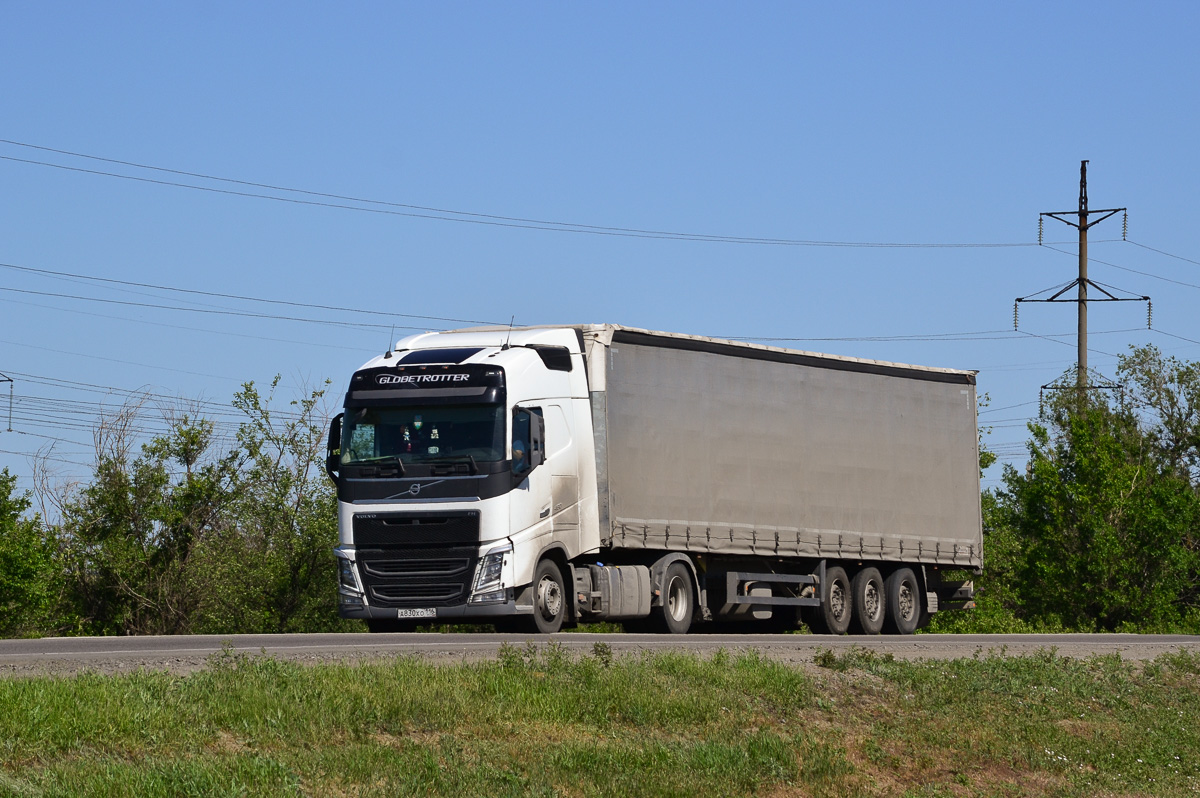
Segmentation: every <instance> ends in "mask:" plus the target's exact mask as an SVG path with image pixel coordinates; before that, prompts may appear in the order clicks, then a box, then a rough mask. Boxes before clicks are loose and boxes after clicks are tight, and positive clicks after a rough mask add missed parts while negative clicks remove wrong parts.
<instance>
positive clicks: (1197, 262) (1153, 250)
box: [1126, 239, 1200, 266]
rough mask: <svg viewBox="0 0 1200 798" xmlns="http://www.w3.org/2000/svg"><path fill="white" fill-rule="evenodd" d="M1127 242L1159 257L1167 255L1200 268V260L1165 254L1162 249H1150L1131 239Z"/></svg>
mask: <svg viewBox="0 0 1200 798" xmlns="http://www.w3.org/2000/svg"><path fill="white" fill-rule="evenodd" d="M1126 240H1127V241H1128V243H1130V244H1133V245H1134V246H1135V247H1141V248H1142V249H1148V250H1150V251H1151V252H1157V253H1158V254H1159V255H1166V256H1167V257H1168V258H1175V259H1176V260H1181V261H1185V262H1186V263H1192V264H1195V265H1196V266H1200V260H1192V259H1191V258H1185V257H1183V256H1182V255H1172V254H1171V253H1170V252H1164V251H1163V250H1161V249H1155V248H1154V247H1148V246H1146V245H1145V244H1139V243H1138V242H1136V241H1132V240H1129V239H1126Z"/></svg>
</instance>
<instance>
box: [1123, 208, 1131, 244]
mask: <svg viewBox="0 0 1200 798" xmlns="http://www.w3.org/2000/svg"><path fill="white" fill-rule="evenodd" d="M1121 240H1122V241H1128V240H1129V211H1125V219H1124V221H1122V222H1121Z"/></svg>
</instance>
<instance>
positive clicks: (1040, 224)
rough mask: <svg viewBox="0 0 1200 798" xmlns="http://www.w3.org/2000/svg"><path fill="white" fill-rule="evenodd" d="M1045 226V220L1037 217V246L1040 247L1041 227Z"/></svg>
mask: <svg viewBox="0 0 1200 798" xmlns="http://www.w3.org/2000/svg"><path fill="white" fill-rule="evenodd" d="M1043 224H1045V219H1043V218H1042V217H1041V216H1039V217H1038V246H1039V247H1040V246H1041V245H1042V225H1043Z"/></svg>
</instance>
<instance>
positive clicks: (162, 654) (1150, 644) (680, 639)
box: [0, 632, 1200, 676]
mask: <svg viewBox="0 0 1200 798" xmlns="http://www.w3.org/2000/svg"><path fill="white" fill-rule="evenodd" d="M550 640H555V641H557V642H558V643H559V644H561V645H562V646H564V647H566V648H567V649H569V650H570V651H572V652H575V653H577V654H591V653H592V651H593V646H594V645H595V644H596V643H603V644H604V645H606V646H608V647H609V648H610V649H611V650H612V652H613V653H614V654H618V655H620V654H627V653H637V652H641V651H666V650H677V651H690V652H695V653H698V654H701V655H705V656H711V655H712V654H713V653H714V652H716V651H717V650H719V649H725V650H727V651H730V652H734V651H741V650H748V649H754V650H756V651H758V652H759V653H761V654H762V655H763V656H767V657H771V658H772V659H777V660H780V661H784V662H791V663H796V664H803V663H811V662H812V661H813V657H814V656H815V655H816V654H817V653H818V652H819V651H821V650H822V649H832V650H833V651H834V652H840V651H845V650H847V649H849V648H850V647H852V646H859V647H862V648H866V649H870V650H872V651H875V652H877V653H880V654H889V653H890V654H892V655H893V656H895V657H897V658H904V659H955V658H959V657H971V656H974V655H975V654H976V653H977V652H978V653H979V654H982V655H987V654H989V653H995V654H1006V655H1021V654H1030V653H1033V652H1036V651H1040V650H1050V649H1054V650H1055V651H1057V653H1058V654H1059V655H1060V656H1064V657H1075V658H1082V657H1087V656H1090V655H1092V654H1120V655H1121V657H1122V658H1123V659H1127V660H1148V659H1153V658H1155V657H1157V656H1159V655H1160V654H1164V653H1168V652H1175V651H1179V650H1182V649H1188V650H1191V651H1193V652H1200V636H1189V635H1117V634H1112V635H1075V634H1070V635H911V636H888V635H882V636H878V637H857V636H847V637H826V636H821V635H685V636H671V635H626V634H585V633H578V632H571V633H565V634H558V635H552V636H539V635H512V634H506V635H500V634H309V635H227V636H221V635H176V636H163V637H53V638H42V639H39V640H0V676H22V675H35V674H70V673H78V672H81V671H89V670H90V671H99V672H102V673H115V672H123V671H130V670H135V669H138V668H145V669H150V670H169V671H172V672H178V673H187V672H191V671H194V670H197V669H200V668H203V667H205V666H206V665H207V664H208V663H209V660H210V658H211V657H213V656H219V655H220V654H221V652H222V650H223V649H224V648H231V649H232V650H233V651H236V652H244V653H246V654H248V655H264V654H265V655H269V656H273V657H277V658H279V659H287V660H293V661H298V662H309V663H316V662H331V661H338V660H357V659H377V658H381V657H394V656H400V655H416V656H421V657H424V658H426V659H429V660H431V661H436V662H464V661H475V660H481V659H491V658H494V657H495V656H496V653H497V651H498V650H499V649H500V646H501V645H502V644H503V643H508V644H510V645H515V646H521V647H523V646H525V645H526V643H527V642H528V641H533V643H534V644H535V645H537V646H538V647H539V648H541V647H544V646H545V645H546V643H548V642H549V641H550Z"/></svg>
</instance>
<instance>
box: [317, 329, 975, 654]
mask: <svg viewBox="0 0 1200 798" xmlns="http://www.w3.org/2000/svg"><path fill="white" fill-rule="evenodd" d="M978 464H979V452H978V434H977V422H976V396H975V372H972V371H961V370H954V369H944V368H928V367H923V366H910V365H902V364H897V363H885V362H880V361H873V360H863V359H858V358H850V357H840V356H834V355H824V354H817V353H812V352H801V351H795V350H789V349H781V348H777V347H770V346H760V345H755V344H749V343H741V342H734V341H724V340H718V339H712V338H702V337H697V336H691V335H679V334H672V333H662V332H652V331H648V330H641V329H633V328H629V327H621V326H616V325H609V324H604V325H573V326H546V327H526V328H515V329H510V328H499V327H498V328H476V329H467V330H457V331H452V332H439V333H426V334H421V335H414V336H410V337H408V338H404V339H402V340H400V341H398V342H397V344H396V346H395V348H394V349H393V350H391V351H389V352H387V353H385V354H383V355H382V356H380V357H377V358H374V359H373V360H371V361H370V362H368V363H367V364H365V365H364V366H363V367H362V368H361V369H359V370H358V371H357V372H355V373H354V375H353V377H352V378H351V381H350V385H349V388H348V390H347V392H346V396H345V404H344V409H343V412H342V413H341V414H339V415H338V416H337V417H336V418H335V419H334V420H333V422H332V424H331V425H330V434H329V452H328V457H327V461H326V465H327V470H328V472H329V474H330V477H331V478H332V479H333V481H334V483H335V484H336V486H337V494H338V530H339V532H338V534H339V545H338V547H337V548H336V549H335V552H334V553H335V554H336V556H337V558H338V564H339V583H340V584H339V612H340V614H341V615H342V616H343V617H346V618H362V619H364V620H365V621H366V622H367V624H368V626H369V628H370V629H372V630H373V631H403V630H408V629H412V628H415V627H416V626H417V625H419V624H427V623H431V622H441V623H445V622H465V621H469V622H475V623H490V624H495V625H496V626H497V627H498V628H501V629H521V628H523V629H527V630H529V631H536V632H543V633H552V632H556V631H558V630H559V629H561V628H562V627H563V625H564V624H577V623H587V622H589V621H601V620H608V621H620V622H623V623H625V624H626V625H627V626H628V627H630V628H633V629H647V630H658V631H663V632H673V633H684V632H687V631H688V630H689V629H692V628H693V627H694V626H695V625H697V624H701V623H703V624H724V625H726V627H725V628H729V629H731V630H732V629H755V628H775V629H783V628H787V627H789V626H792V625H794V624H796V623H797V622H798V621H799V620H803V621H805V622H807V623H808V624H809V625H810V626H811V627H812V628H813V629H814V630H817V631H824V632H829V633H833V634H844V633H846V632H854V633H861V634H878V633H880V632H881V631H885V630H886V631H890V632H895V633H902V634H904V633H911V632H912V631H914V630H915V629H916V628H917V627H918V626H919V625H920V624H921V623H922V622H923V621H924V620H925V619H927V618H928V616H929V614H931V613H934V612H938V611H939V610H945V609H954V608H963V607H970V606H973V598H974V591H973V583H972V581H971V580H970V579H963V578H961V577H962V576H964V575H965V576H971V575H976V574H978V573H980V570H981V568H982V565H983V550H982V532H981V523H980V497H979V468H978ZM963 572H967V573H966V574H964V573H963ZM943 574H952V575H954V576H956V577H958V578H954V579H951V578H943Z"/></svg>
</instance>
